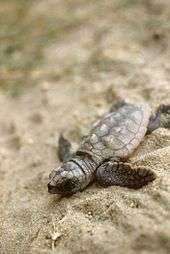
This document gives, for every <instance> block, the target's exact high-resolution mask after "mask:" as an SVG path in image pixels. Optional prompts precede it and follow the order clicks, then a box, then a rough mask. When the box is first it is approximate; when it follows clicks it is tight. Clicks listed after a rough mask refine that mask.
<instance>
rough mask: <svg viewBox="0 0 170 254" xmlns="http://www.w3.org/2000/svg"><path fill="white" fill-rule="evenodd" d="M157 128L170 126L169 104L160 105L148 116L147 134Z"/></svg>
mask: <svg viewBox="0 0 170 254" xmlns="http://www.w3.org/2000/svg"><path fill="white" fill-rule="evenodd" d="M158 128H167V129H169V128H170V105H160V106H159V107H158V109H157V111H156V113H155V114H153V115H152V116H151V117H150V120H149V124H148V129H147V134H150V133H151V132H152V131H154V130H156V129H158Z"/></svg>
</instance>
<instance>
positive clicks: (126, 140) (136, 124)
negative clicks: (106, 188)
mask: <svg viewBox="0 0 170 254" xmlns="http://www.w3.org/2000/svg"><path fill="white" fill-rule="evenodd" d="M150 115H151V109H150V107H149V105H148V104H146V103H140V104H134V105H133V104H128V103H125V104H123V105H121V106H120V107H119V108H117V109H116V110H114V111H112V112H109V113H107V114H106V115H104V116H103V118H101V120H99V121H98V122H96V123H95V124H94V126H93V128H92V130H91V131H90V133H89V135H88V136H87V137H86V138H85V139H84V140H83V142H82V144H81V146H80V148H79V150H78V152H81V153H82V152H84V153H89V154H90V155H91V156H92V157H93V158H94V159H95V158H96V159H97V161H98V162H99V163H100V162H102V161H103V160H105V159H108V158H111V157H118V158H120V159H125V158H127V157H129V156H130V155H131V154H132V153H133V151H134V150H135V148H137V146H138V145H139V144H140V142H141V140H142V138H143V137H144V135H145V134H146V131H147V126H148V122H149V118H150Z"/></svg>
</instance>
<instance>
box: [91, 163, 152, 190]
mask: <svg viewBox="0 0 170 254" xmlns="http://www.w3.org/2000/svg"><path fill="white" fill-rule="evenodd" d="M96 178H97V181H98V182H99V184H100V185H102V186H104V187H107V186H111V185H118V186H122V187H128V188H133V189H139V188H141V187H142V186H144V185H146V184H148V183H149V182H152V181H153V180H154V179H155V178H156V175H155V173H154V172H152V171H151V170H150V169H148V168H144V167H132V165H130V164H129V163H123V162H114V161H109V162H105V163H103V164H102V165H101V166H100V167H99V168H98V169H97V171H96Z"/></svg>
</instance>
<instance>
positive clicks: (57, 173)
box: [48, 161, 82, 196]
mask: <svg viewBox="0 0 170 254" xmlns="http://www.w3.org/2000/svg"><path fill="white" fill-rule="evenodd" d="M77 172H80V168H79V166H78V165H77V164H76V163H75V162H73V161H68V162H66V163H64V164H63V165H62V166H61V167H59V168H57V169H54V170H53V171H52V172H51V174H50V175H49V183H48V192H49V193H51V194H60V195H62V196H69V195H72V194H74V193H75V192H77V191H79V190H80V189H81V181H80V180H79V177H77V176H76V175H77V174H76V173H77ZM80 179H82V178H81V177H80Z"/></svg>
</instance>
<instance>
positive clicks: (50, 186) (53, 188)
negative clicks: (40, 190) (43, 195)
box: [47, 180, 58, 194]
mask: <svg viewBox="0 0 170 254" xmlns="http://www.w3.org/2000/svg"><path fill="white" fill-rule="evenodd" d="M47 187H48V192H49V193H50V194H57V193H58V192H57V189H56V183H55V182H54V181H53V180H51V181H50V182H49V183H48V185H47Z"/></svg>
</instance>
